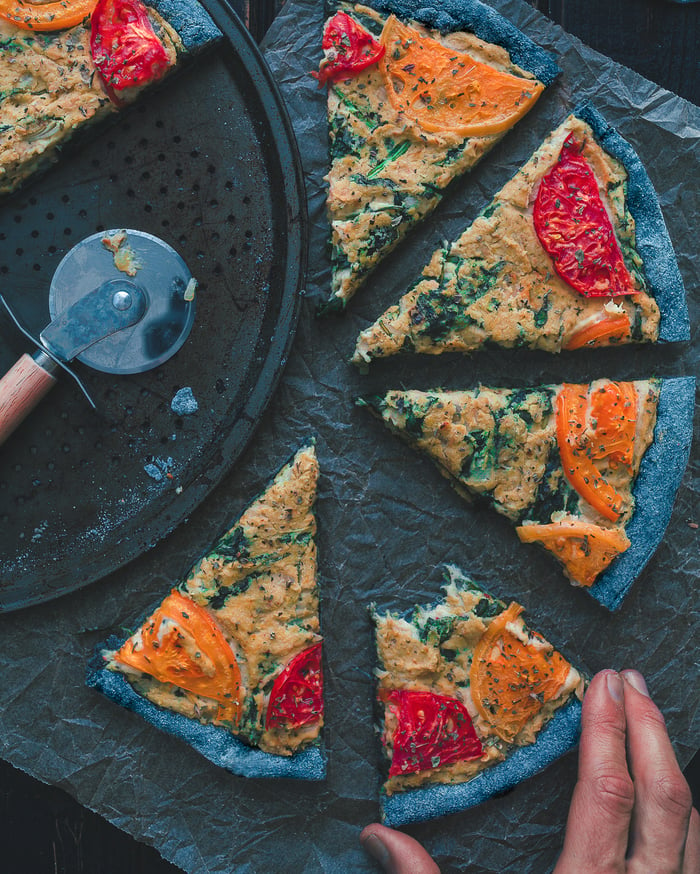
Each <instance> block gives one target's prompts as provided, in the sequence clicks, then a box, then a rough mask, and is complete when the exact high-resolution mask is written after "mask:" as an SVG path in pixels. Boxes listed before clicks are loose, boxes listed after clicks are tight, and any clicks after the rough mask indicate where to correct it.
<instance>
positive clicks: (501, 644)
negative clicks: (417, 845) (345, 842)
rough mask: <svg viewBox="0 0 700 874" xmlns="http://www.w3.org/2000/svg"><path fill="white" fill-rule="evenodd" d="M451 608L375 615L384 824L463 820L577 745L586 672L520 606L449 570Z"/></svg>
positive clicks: (447, 590)
mask: <svg viewBox="0 0 700 874" xmlns="http://www.w3.org/2000/svg"><path fill="white" fill-rule="evenodd" d="M447 574H448V582H447V585H446V586H445V594H444V598H443V600H441V601H440V602H439V603H438V604H437V605H434V606H428V607H416V608H415V609H414V610H413V611H411V612H410V613H408V614H407V615H405V616H400V615H397V614H395V613H390V612H387V613H380V612H378V611H377V610H376V608H374V609H373V616H374V620H375V624H376V641H377V658H378V662H379V665H378V669H377V677H378V685H377V702H378V706H379V709H380V712H381V714H382V720H381V723H382V742H383V749H384V752H385V755H386V758H387V759H388V775H387V779H386V781H385V783H384V785H383V787H382V792H381V800H380V803H381V810H382V817H383V820H384V821H385V822H386V823H387V824H388V825H392V826H397V825H405V824H406V823H409V822H417V821H421V820H425V819H432V818H434V817H437V816H444V815H446V814H449V813H455V812H457V811H459V810H464V809H466V808H468V807H472V806H474V805H476V804H479V803H481V802H482V801H485V800H486V799H487V798H489V797H491V796H492V795H495V794H497V793H499V792H503V791H505V790H506V789H510V788H511V787H512V786H514V785H515V784H516V783H519V782H521V781H522V780H524V779H525V778H527V777H529V776H531V775H532V774H534V773H536V772H537V771H540V770H542V769H543V768H544V767H545V766H546V765H548V764H549V763H550V762H551V761H552V760H553V759H555V758H557V757H558V756H560V755H561V754H562V753H564V752H566V751H567V750H568V749H569V748H570V747H572V746H574V745H575V743H576V742H577V740H578V730H579V721H580V712H581V707H580V701H581V699H582V697H583V688H584V680H583V678H582V676H581V674H580V673H579V672H578V671H577V670H576V668H574V667H572V665H571V664H570V663H569V662H568V661H567V660H566V658H564V656H562V655H561V654H560V653H559V652H557V650H555V649H554V647H553V646H552V645H551V644H549V643H548V642H547V641H546V640H545V639H544V638H543V637H542V636H541V635H540V634H538V633H537V632H535V631H532V630H531V629H529V628H528V627H527V625H525V623H524V621H523V616H522V613H523V608H522V607H521V606H520V605H519V604H516V603H510V604H506V603H505V602H503V601H500V600H499V599H497V598H494V597H492V596H491V595H489V594H487V593H486V592H484V591H482V590H481V589H480V588H479V587H478V586H476V585H475V584H474V583H473V582H472V581H471V580H469V579H467V577H465V575H464V574H463V573H462V572H461V571H460V570H459V569H458V568H456V567H453V566H448V568H447Z"/></svg>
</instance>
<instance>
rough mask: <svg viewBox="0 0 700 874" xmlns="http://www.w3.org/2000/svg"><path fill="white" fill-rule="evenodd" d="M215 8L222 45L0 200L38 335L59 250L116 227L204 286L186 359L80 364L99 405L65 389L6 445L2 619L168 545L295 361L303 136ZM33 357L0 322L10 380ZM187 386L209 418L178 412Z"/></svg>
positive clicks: (6, 270)
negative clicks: (120, 370)
mask: <svg viewBox="0 0 700 874" xmlns="http://www.w3.org/2000/svg"><path fill="white" fill-rule="evenodd" d="M207 8H209V10H210V12H211V14H212V17H214V18H215V20H216V23H217V24H218V26H219V28H220V29H221V31H222V32H223V34H224V39H223V40H222V41H221V42H220V43H219V44H218V45H217V46H216V47H215V48H214V49H212V50H210V51H208V52H206V53H205V54H203V55H202V56H200V57H199V58H197V59H196V60H195V61H194V62H192V63H190V64H189V65H187V66H186V67H185V68H184V69H183V70H182V71H179V72H178V73H176V74H175V75H174V76H173V77H172V78H170V79H169V80H168V81H167V82H165V83H163V85H162V86H161V87H159V88H157V89H155V90H154V91H152V92H150V93H147V94H145V95H144V96H143V98H142V99H141V100H140V101H139V102H138V103H137V104H136V105H135V106H133V107H131V108H130V109H129V110H127V111H125V112H124V113H122V114H120V115H119V117H118V118H117V120H116V121H115V122H114V123H113V124H112V125H111V126H108V127H101V128H99V129H96V130H95V131H93V132H91V134H90V136H89V137H87V138H84V139H83V141H82V142H81V143H80V145H77V144H76V145H74V146H71V147H69V148H67V149H66V152H65V153H64V154H63V155H62V156H61V160H60V162H59V163H58V164H57V165H55V166H54V167H52V168H51V169H50V170H49V171H48V172H47V173H45V174H44V175H43V176H41V177H40V178H37V179H36V180H35V181H33V182H32V183H31V184H30V185H28V186H26V187H25V188H23V189H22V190H21V191H20V192H18V193H17V194H15V195H13V196H12V197H10V198H6V199H4V200H3V201H2V202H1V203H0V286H1V288H2V293H3V295H4V297H5V298H6V299H7V300H8V301H9V303H10V305H11V306H12V308H13V310H14V311H15V313H17V315H18V316H19V318H20V320H21V321H22V322H23V324H24V325H25V326H26V327H27V328H28V329H29V330H30V331H31V332H32V333H33V334H34V335H35V336H36V335H37V334H38V333H39V331H40V330H41V329H42V328H43V327H44V326H45V325H46V324H47V323H48V322H49V320H50V317H49V312H48V290H49V285H50V282H51V277H52V275H53V272H54V270H55V269H56V267H57V266H58V264H59V262H60V261H61V258H62V257H63V255H64V254H65V253H66V252H67V251H68V250H69V249H70V248H72V246H74V245H75V244H76V243H77V242H79V241H80V240H82V239H84V238H85V237H88V236H89V235H90V234H93V233H96V232H99V231H102V230H105V229H111V228H134V229H138V230H143V231H146V232H148V233H152V234H154V235H156V236H158V237H160V238H161V239H163V240H164V241H165V242H167V243H169V244H170V245H171V246H173V248H174V249H176V251H177V252H178V253H179V254H180V255H181V256H182V257H183V258H184V260H185V262H186V263H187V265H188V266H189V268H190V270H191V271H192V273H193V275H194V276H195V277H196V279H197V280H198V283H199V284H198V289H197V316H196V319H195V323H194V326H193V328H192V332H191V334H190V336H189V338H188V340H187V341H186V343H185V344H184V346H183V347H182V349H180V350H179V351H178V353H177V354H176V355H175V356H174V357H173V358H172V359H171V360H170V361H167V362H165V363H164V364H162V365H161V366H159V367H158V368H156V369H155V370H152V371H149V372H146V373H142V374H138V375H134V376H110V375H107V374H104V373H100V372H97V371H95V370H91V369H90V368H88V367H85V366H83V365H80V364H76V365H75V370H76V372H77V373H78V375H79V377H80V379H81V381H82V382H83V383H84V384H85V386H86V387H87V389H88V391H89V393H90V395H91V396H92V398H93V399H94V400H95V402H96V404H97V411H93V410H92V409H91V408H90V407H89V405H88V404H87V402H86V400H85V398H84V397H83V395H82V394H81V392H80V391H79V390H78V389H77V387H76V386H75V384H73V382H72V380H70V378H69V377H62V378H61V379H60V380H59V383H58V384H57V385H56V387H55V388H54V389H53V390H52V391H51V392H50V394H49V395H48V396H47V398H46V399H45V400H44V401H42V403H41V404H40V405H39V406H38V407H37V409H36V410H35V411H34V412H33V413H32V414H31V415H30V416H29V417H28V418H27V419H26V420H25V422H24V423H22V425H21V426H20V427H19V429H18V430H17V431H16V432H15V434H13V435H12V436H11V437H10V438H9V440H8V441H7V442H6V443H5V444H4V446H2V447H1V448H0V611H3V612H4V611H9V610H15V609H18V608H20V607H26V606H29V605H32V604H36V603H39V602H43V601H48V600H50V599H53V598H56V597H58V596H60V595H62V594H64V593H67V592H70V591H74V590H76V589H78V588H80V587H82V586H85V585H87V584H89V583H91V582H94V581H95V580H97V579H99V578H101V577H103V576H105V575H106V574H108V573H110V572H111V571H113V570H116V569H117V568H118V567H121V566H122V565H124V564H126V563H127V562H129V561H130V560H132V559H134V558H136V557H137V556H138V555H140V554H142V553H143V552H144V551H145V550H147V549H149V548H150V547H152V546H153V545H154V544H155V543H156V542H157V541H159V540H160V539H161V538H163V537H164V536H165V535H167V534H168V533H170V532H171V531H172V530H173V529H174V528H175V527H176V526H177V525H178V524H179V523H181V522H182V521H183V520H184V519H185V518H186V517H187V516H188V514H189V513H190V512H191V511H192V510H193V509H194V508H195V507H196V506H197V505H198V504H199V503H200V502H201V501H202V500H203V499H204V498H205V497H206V495H207V494H208V493H209V492H210V491H211V490H212V489H213V487H214V486H215V485H216V484H217V483H218V482H219V481H220V480H221V478H222V477H223V475H224V474H225V473H226V472H227V471H228V470H229V469H230V468H231V466H232V465H233V464H234V463H235V461H236V460H237V459H238V458H239V456H240V455H241V453H242V452H243V450H244V448H245V446H246V444H247V443H248V441H249V440H250V438H251V436H252V434H253V432H254V430H255V428H256V425H257V423H258V421H259V419H260V417H261V415H262V413H263V411H264V410H265V408H266V406H267V405H268V403H269V402H270V400H271V398H272V395H273V392H274V389H275V386H276V384H277V382H278V379H279V376H280V374H281V371H282V369H283V367H284V364H285V362H286V359H287V355H288V352H289V349H290V346H291V343H292V338H293V334H294V329H295V326H296V321H297V317H298V311H299V302H300V297H301V292H302V286H303V282H304V276H305V269H306V250H307V245H306V244H307V222H306V211H305V209H306V207H305V193H304V186H303V179H302V174H301V167H300V162H299V158H298V154H297V151H296V145H295V141H294V135H293V133H292V129H291V125H290V123H289V120H288V117H287V114H286V110H285V108H284V105H283V103H282V100H281V98H280V96H279V93H278V90H277V87H276V85H275V83H274V81H273V79H272V77H271V75H270V73H269V71H268V69H267V66H266V64H265V62H264V61H263V60H262V57H261V55H260V54H259V52H258V49H257V47H256V45H255V43H254V42H253V41H252V39H251V37H250V36H249V34H248V32H247V31H246V29H245V27H244V26H243V25H242V23H241V22H240V21H239V19H238V18H237V16H236V14H235V12H234V11H233V10H232V9H231V7H230V6H228V4H227V3H226V2H225V0H215V2H212V3H207ZM24 351H32V350H31V349H29V348H28V345H27V342H26V341H25V340H24V338H23V337H22V336H21V334H20V333H19V332H18V331H17V330H16V328H15V327H14V326H13V325H12V324H11V322H10V321H9V318H6V317H2V316H0V372H5V371H6V370H7V369H9V368H10V367H11V365H12V364H13V363H14V361H15V360H16V358H17V356H18V355H19V354H21V353H22V352H24ZM181 389H190V390H191V394H192V396H193V397H194V399H195V400H196V402H197V410H196V412H194V413H189V414H185V413H183V412H182V411H180V412H179V413H178V412H176V410H178V409H180V408H179V407H178V404H177V403H175V404H173V401H174V399H175V396H176V394H177V393H178V392H179V391H180V390H181ZM187 394H189V392H187ZM173 406H174V407H175V410H174V409H173Z"/></svg>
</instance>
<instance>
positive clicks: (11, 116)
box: [0, 0, 221, 195]
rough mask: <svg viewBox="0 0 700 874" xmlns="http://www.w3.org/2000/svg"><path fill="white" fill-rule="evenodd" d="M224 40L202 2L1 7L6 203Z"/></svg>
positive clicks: (10, 0) (77, 0)
mask: <svg viewBox="0 0 700 874" xmlns="http://www.w3.org/2000/svg"><path fill="white" fill-rule="evenodd" d="M220 37H221V33H220V32H219V30H218V28H217V27H216V25H215V24H214V22H213V21H212V20H211V18H210V17H209V15H208V13H207V12H206V11H205V9H204V8H203V7H202V6H201V5H200V4H199V3H197V2H196V0H152V2H149V3H147V4H146V3H143V2H141V0H68V2H64V0H61V2H43V3H42V2H27V0H2V2H0V104H1V105H2V118H0V195H1V194H8V193H11V192H13V191H15V190H16V189H17V188H18V187H19V186H20V185H22V184H23V183H24V182H25V181H26V180H27V179H28V178H30V177H31V176H33V175H34V174H35V173H37V172H39V171H41V170H43V169H45V168H46V167H47V166H48V165H50V164H51V163H52V162H54V161H56V160H58V159H59V157H60V150H61V148H62V147H63V146H64V145H65V144H66V143H67V142H68V141H69V140H70V139H72V137H73V136H74V135H75V134H76V133H77V132H78V131H82V130H84V129H85V128H87V127H88V126H91V125H93V124H95V123H97V122H99V121H100V120H102V119H105V118H108V117H110V116H113V115H114V114H115V113H118V112H119V111H120V110H121V109H122V108H123V107H124V106H126V105H127V104H129V103H132V102H133V101H134V100H135V99H136V98H137V97H138V96H139V94H140V93H141V92H142V91H143V90H144V89H146V88H148V87H150V86H151V85H153V84H154V83H156V82H158V81H160V80H161V79H163V78H164V77H165V76H166V75H168V74H169V73H170V72H171V71H172V70H173V69H175V67H177V66H178V65H179V64H180V63H181V62H182V61H183V60H184V59H185V58H186V57H187V56H190V55H192V54H193V53H195V52H199V51H201V50H202V49H204V48H205V47H206V46H209V45H211V44H213V43H215V42H216V41H217V40H218V39H220Z"/></svg>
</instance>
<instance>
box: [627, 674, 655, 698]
mask: <svg viewBox="0 0 700 874" xmlns="http://www.w3.org/2000/svg"><path fill="white" fill-rule="evenodd" d="M622 676H623V677H624V678H625V680H626V681H627V682H628V683H629V684H630V686H631V687H632V688H633V689H636V690H637V692H641V694H642V695H646V697H647V698H649V690H648V689H647V684H646V682H645V680H644V677H643V676H642V675H641V674H640V673H639V671H623V672H622Z"/></svg>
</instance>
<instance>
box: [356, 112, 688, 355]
mask: <svg viewBox="0 0 700 874" xmlns="http://www.w3.org/2000/svg"><path fill="white" fill-rule="evenodd" d="M689 336H690V334H689V323H688V312H687V307H686V302H685V290H684V288H683V281H682V278H681V275H680V272H679V270H678V265H677V263H676V259H675V256H674V253H673V246H672V245H671V241H670V239H669V237H668V232H667V230H666V226H665V224H664V219H663V216H662V214H661V209H660V207H659V204H658V200H657V197H656V194H655V192H654V189H653V187H652V184H651V182H650V180H649V177H648V176H647V174H646V171H645V170H644V168H643V166H642V164H641V162H640V161H639V159H638V157H637V156H636V154H635V153H634V151H633V150H632V148H631V146H630V145H629V144H628V143H627V142H625V140H623V139H622V137H620V136H619V134H617V132H616V131H615V130H614V129H613V128H611V127H610V125H608V124H607V123H606V122H605V120H604V119H603V118H602V116H601V115H600V114H599V113H598V112H597V111H596V110H594V109H593V108H592V107H591V106H589V105H586V106H582V107H579V109H578V110H577V111H576V112H575V113H574V114H572V115H570V116H569V117H568V118H567V119H566V120H565V121H564V122H563V123H562V124H561V125H560V126H559V127H558V128H557V129H556V130H555V131H554V132H553V133H551V134H550V135H549V136H548V137H547V139H546V140H545V141H544V143H543V144H542V145H541V146H540V147H539V148H538V149H537V151H536V152H535V153H534V154H533V155H532V157H531V158H530V159H529V160H528V161H527V163H526V164H525V165H524V166H523V167H522V168H521V169H520V170H519V171H518V172H517V173H516V174H515V176H513V178H512V179H510V180H509V181H508V182H507V183H506V184H505V185H504V186H503V188H502V189H501V190H500V191H499V192H498V194H496V196H495V197H494V198H493V200H492V201H491V203H490V204H489V205H488V206H487V207H486V208H485V209H484V210H483V211H482V212H481V214H480V215H479V216H478V217H477V218H476V219H475V220H474V222H473V223H472V224H471V225H469V227H467V228H466V230H465V231H464V232H463V233H462V235H461V236H460V237H459V238H458V239H457V240H456V241H455V242H454V243H452V244H451V245H446V246H445V247H443V248H440V249H438V250H437V251H435V252H434V254H433V256H432V258H431V260H430V263H429V264H428V265H427V267H426V268H425V269H424V270H423V275H422V277H421V278H420V279H419V280H418V281H417V282H416V283H415V285H414V286H413V287H412V288H410V289H409V290H408V292H406V294H404V295H403V297H402V298H401V299H400V300H399V302H398V303H397V304H396V305H394V306H392V307H390V308H389V309H388V310H386V312H384V313H383V315H381V316H380V317H379V318H378V319H377V320H376V322H375V323H374V324H373V325H371V326H370V327H368V328H367V329H366V330H364V331H363V332H362V333H361V334H360V336H359V337H358V340H357V344H356V348H355V352H354V355H353V362H354V363H355V364H357V365H358V366H360V367H361V368H365V367H366V366H367V365H368V363H369V362H370V361H372V360H373V359H375V358H385V357H387V356H390V355H395V354H397V353H400V352H420V353H425V354H429V355H438V354H440V353H442V352H465V353H469V352H473V351H474V350H476V349H479V348H480V347H482V346H484V345H488V344H493V345H498V346H505V347H508V348H514V347H527V348H530V349H542V350H544V351H546V352H559V351H561V350H562V349H567V350H573V349H580V348H584V347H592V346H609V345H617V344H621V343H653V342H658V341H659V340H668V341H670V340H673V341H676V340H687V339H689Z"/></svg>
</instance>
